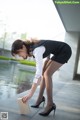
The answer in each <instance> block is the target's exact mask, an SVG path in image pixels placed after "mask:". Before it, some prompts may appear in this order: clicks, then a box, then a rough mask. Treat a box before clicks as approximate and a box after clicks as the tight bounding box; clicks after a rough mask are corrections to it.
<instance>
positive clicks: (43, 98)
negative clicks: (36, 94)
mask: <svg viewBox="0 0 80 120" xmlns="http://www.w3.org/2000/svg"><path fill="white" fill-rule="evenodd" d="M42 102H43V107H44V104H45V97H44V96H43V97H42V100H41V101H40V102H39V104H37V105H32V106H31V107H33V108H39V105H40V104H41V103H42Z"/></svg>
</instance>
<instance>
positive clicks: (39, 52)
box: [22, 47, 45, 103]
mask: <svg viewBox="0 0 80 120" xmlns="http://www.w3.org/2000/svg"><path fill="white" fill-rule="evenodd" d="M44 51H45V48H44V47H39V48H36V49H35V50H34V56H35V60H36V74H35V77H34V80H33V84H32V87H31V89H30V91H29V93H28V95H27V96H25V97H23V98H22V101H23V102H24V103H25V102H26V101H27V100H28V99H30V98H31V97H32V96H33V94H34V92H35V90H36V88H37V86H38V85H39V84H40V80H41V77H42V71H43V53H44Z"/></svg>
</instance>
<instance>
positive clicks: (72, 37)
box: [60, 32, 79, 80]
mask: <svg viewBox="0 0 80 120" xmlns="http://www.w3.org/2000/svg"><path fill="white" fill-rule="evenodd" d="M65 42H66V43H68V44H69V45H70V46H71V48H72V56H71V58H70V60H69V62H68V63H66V64H65V65H63V66H62V67H61V68H60V77H63V78H64V79H65V80H73V79H74V76H75V74H76V72H77V65H78V43H79V33H77V32H66V33H65Z"/></svg>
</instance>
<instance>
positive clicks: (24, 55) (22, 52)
mask: <svg viewBox="0 0 80 120" xmlns="http://www.w3.org/2000/svg"><path fill="white" fill-rule="evenodd" d="M16 55H18V56H19V57H22V58H23V59H27V57H29V55H28V53H27V49H26V47H25V46H24V45H23V48H22V49H19V50H17V54H14V56H16Z"/></svg>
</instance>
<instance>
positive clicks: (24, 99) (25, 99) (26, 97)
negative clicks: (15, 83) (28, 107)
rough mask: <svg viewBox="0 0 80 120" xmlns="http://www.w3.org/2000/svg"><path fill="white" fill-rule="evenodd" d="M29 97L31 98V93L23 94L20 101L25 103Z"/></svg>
mask: <svg viewBox="0 0 80 120" xmlns="http://www.w3.org/2000/svg"><path fill="white" fill-rule="evenodd" d="M30 98H31V95H27V96H24V97H23V98H22V102H23V103H26V102H27V101H28V100H29V99H30Z"/></svg>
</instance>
